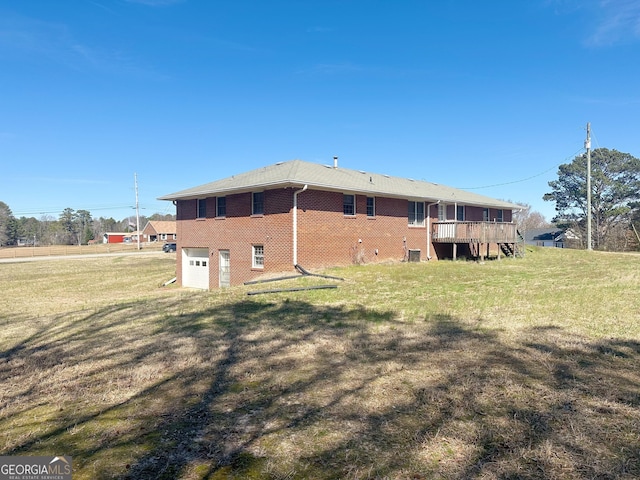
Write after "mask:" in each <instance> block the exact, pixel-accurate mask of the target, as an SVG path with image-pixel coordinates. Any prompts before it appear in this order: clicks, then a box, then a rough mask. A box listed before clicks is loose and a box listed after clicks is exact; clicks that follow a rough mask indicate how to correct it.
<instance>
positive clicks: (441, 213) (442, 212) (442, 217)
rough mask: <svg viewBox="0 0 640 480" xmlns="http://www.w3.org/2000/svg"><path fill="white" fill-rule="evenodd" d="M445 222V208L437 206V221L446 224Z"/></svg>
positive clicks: (440, 205)
mask: <svg viewBox="0 0 640 480" xmlns="http://www.w3.org/2000/svg"><path fill="white" fill-rule="evenodd" d="M446 220H447V206H446V205H445V204H443V203H439V204H438V221H439V222H446Z"/></svg>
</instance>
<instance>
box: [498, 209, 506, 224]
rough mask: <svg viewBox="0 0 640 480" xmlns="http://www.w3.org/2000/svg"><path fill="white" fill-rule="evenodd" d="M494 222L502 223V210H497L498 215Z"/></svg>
mask: <svg viewBox="0 0 640 480" xmlns="http://www.w3.org/2000/svg"><path fill="white" fill-rule="evenodd" d="M496 220H497V221H498V222H504V210H502V209H500V210H498V215H497V217H496Z"/></svg>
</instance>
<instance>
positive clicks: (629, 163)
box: [543, 148, 640, 251]
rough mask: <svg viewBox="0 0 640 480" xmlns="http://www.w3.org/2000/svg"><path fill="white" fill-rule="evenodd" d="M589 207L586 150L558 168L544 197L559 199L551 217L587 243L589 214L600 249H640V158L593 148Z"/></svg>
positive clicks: (595, 244) (583, 244) (594, 243)
mask: <svg viewBox="0 0 640 480" xmlns="http://www.w3.org/2000/svg"><path fill="white" fill-rule="evenodd" d="M590 160H591V211H588V202H587V161H588V158H587V154H586V153H583V154H581V155H578V156H577V157H575V158H574V159H573V161H572V162H571V163H566V164H562V165H560V166H559V167H558V179H557V180H554V181H551V182H549V186H550V187H551V192H549V193H546V194H545V195H544V196H543V199H544V200H547V201H553V202H555V204H556V213H557V214H556V216H555V217H554V218H553V219H552V221H553V223H555V224H556V225H557V226H559V227H564V228H566V229H569V230H571V233H572V234H573V235H574V236H575V238H576V240H577V241H578V246H579V247H581V248H587V246H588V238H587V216H588V215H591V222H592V230H591V237H592V238H591V244H592V246H593V248H594V249H596V250H609V251H626V250H638V249H639V248H640V159H638V158H636V157H634V156H633V155H631V154H629V153H623V152H619V151H617V150H609V149H607V148H598V149H595V150H593V152H591V158H590Z"/></svg>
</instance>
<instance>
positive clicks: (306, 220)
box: [177, 188, 511, 288]
mask: <svg viewBox="0 0 640 480" xmlns="http://www.w3.org/2000/svg"><path fill="white" fill-rule="evenodd" d="M294 191H296V189H293V188H282V189H274V190H266V191H265V192H264V208H265V212H264V215H251V193H242V194H236V195H228V196H227V197H226V210H227V213H226V216H225V217H224V218H216V217H215V213H216V199H215V197H212V198H208V199H207V205H206V210H207V216H206V218H203V219H196V208H197V201H196V200H182V201H178V207H177V233H178V247H179V251H178V254H177V276H178V282H179V283H180V284H181V283H182V256H181V251H180V249H181V248H188V247H194V248H195V247H200V248H208V249H209V259H210V279H209V284H210V286H211V288H217V286H218V284H219V279H218V268H219V253H218V252H219V251H220V250H229V253H230V266H231V284H232V285H239V284H242V283H243V282H246V281H249V280H251V279H254V278H256V277H258V276H260V275H262V274H263V273H279V272H292V271H293V269H294V267H293V261H294V260H293V212H292V209H293V192H294ZM366 198H367V197H366V196H365V195H356V212H355V215H348V216H347V215H344V214H343V200H344V195H343V193H341V192H326V191H320V190H312V189H308V190H306V191H304V192H302V193H300V194H299V195H298V258H297V260H298V263H299V264H300V265H302V266H303V267H304V268H306V269H308V270H313V269H318V268H321V267H328V266H335V265H349V264H352V263H361V262H363V263H372V262H381V261H386V260H393V261H398V260H402V259H404V258H405V255H406V254H407V251H408V250H410V249H418V250H420V257H421V259H422V260H425V259H426V258H427V253H428V252H427V230H426V223H427V222H426V219H425V226H421V227H410V226H409V225H408V218H407V210H408V205H407V200H405V199H393V198H381V197H376V198H375V216H373V217H369V216H367V210H366ZM429 213H430V214H431V218H432V221H437V216H438V210H437V206H432V207H431V209H430V212H429ZM492 214H494V209H492ZM466 215H467V216H468V217H467V218H468V220H476V219H477V220H482V208H479V207H467V210H466ZM478 216H479V217H478ZM507 216H508V217H509V218H507ZM476 217H478V218H476ZM510 217H511V211H505V221H510V220H511V218H510ZM252 245H263V246H264V269H256V268H252V248H251V247H252ZM429 253H430V254H431V256H432V258H434V259H437V251H436V249H435V248H434V246H433V245H431V246H430V248H429Z"/></svg>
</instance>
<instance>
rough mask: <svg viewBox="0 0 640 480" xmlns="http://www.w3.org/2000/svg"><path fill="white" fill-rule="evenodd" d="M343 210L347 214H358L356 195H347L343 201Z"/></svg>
mask: <svg viewBox="0 0 640 480" xmlns="http://www.w3.org/2000/svg"><path fill="white" fill-rule="evenodd" d="M342 211H343V212H344V214H345V215H355V214H356V197H355V195H345V196H344V200H343V201H342Z"/></svg>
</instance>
